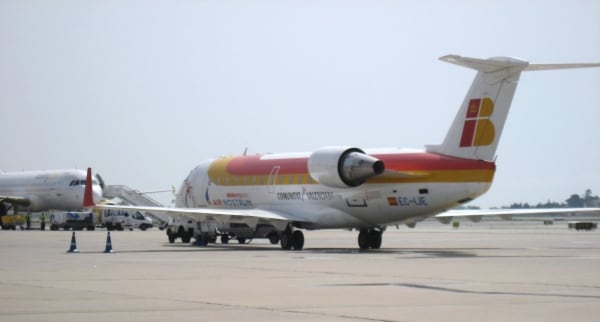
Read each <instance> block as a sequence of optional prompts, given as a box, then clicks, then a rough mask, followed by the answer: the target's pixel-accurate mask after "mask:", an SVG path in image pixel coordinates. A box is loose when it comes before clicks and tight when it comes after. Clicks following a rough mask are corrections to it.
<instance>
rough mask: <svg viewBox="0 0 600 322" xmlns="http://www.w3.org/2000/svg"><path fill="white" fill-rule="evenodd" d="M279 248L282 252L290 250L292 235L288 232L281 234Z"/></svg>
mask: <svg viewBox="0 0 600 322" xmlns="http://www.w3.org/2000/svg"><path fill="white" fill-rule="evenodd" d="M280 242H281V248H282V249H284V250H290V249H292V233H291V232H290V231H289V230H286V231H284V232H283V233H282V234H281V241H280Z"/></svg>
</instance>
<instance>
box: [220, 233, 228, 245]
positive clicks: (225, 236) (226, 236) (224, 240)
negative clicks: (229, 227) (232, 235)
mask: <svg viewBox="0 0 600 322" xmlns="http://www.w3.org/2000/svg"><path fill="white" fill-rule="evenodd" d="M221 244H229V235H221Z"/></svg>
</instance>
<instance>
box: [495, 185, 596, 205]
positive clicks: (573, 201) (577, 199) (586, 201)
mask: <svg viewBox="0 0 600 322" xmlns="http://www.w3.org/2000/svg"><path fill="white" fill-rule="evenodd" d="M582 207H600V197H598V196H596V195H593V194H592V190H591V189H587V190H586V191H585V193H584V194H583V195H578V194H576V193H574V194H572V195H571V196H570V197H569V198H567V199H566V200H565V201H564V202H557V201H548V202H546V203H541V202H540V203H538V204H536V205H532V204H529V203H527V202H526V203H520V202H515V203H513V204H511V205H510V206H502V207H501V208H505V209H506V208H508V209H528V208H582Z"/></svg>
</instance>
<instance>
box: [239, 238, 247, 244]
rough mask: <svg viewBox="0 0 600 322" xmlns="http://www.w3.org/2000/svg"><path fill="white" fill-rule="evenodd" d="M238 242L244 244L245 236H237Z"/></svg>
mask: <svg viewBox="0 0 600 322" xmlns="http://www.w3.org/2000/svg"><path fill="white" fill-rule="evenodd" d="M238 243H240V244H245V243H246V238H238Z"/></svg>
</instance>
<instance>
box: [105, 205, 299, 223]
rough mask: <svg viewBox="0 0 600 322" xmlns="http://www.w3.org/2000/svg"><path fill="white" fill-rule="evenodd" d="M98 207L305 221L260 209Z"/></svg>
mask: <svg viewBox="0 0 600 322" xmlns="http://www.w3.org/2000/svg"><path fill="white" fill-rule="evenodd" d="M95 207H96V208H100V209H115V210H133V211H145V212H149V213H160V214H165V215H171V216H172V215H183V216H186V217H189V218H192V219H194V220H197V221H207V220H216V221H226V220H232V219H233V220H241V221H243V220H256V219H258V220H265V221H283V222H307V221H306V220H305V219H302V218H298V217H295V216H292V215H289V214H285V213H282V212H278V211H272V210H261V209H219V208H168V207H145V206H121V205H96V206H95Z"/></svg>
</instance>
